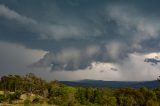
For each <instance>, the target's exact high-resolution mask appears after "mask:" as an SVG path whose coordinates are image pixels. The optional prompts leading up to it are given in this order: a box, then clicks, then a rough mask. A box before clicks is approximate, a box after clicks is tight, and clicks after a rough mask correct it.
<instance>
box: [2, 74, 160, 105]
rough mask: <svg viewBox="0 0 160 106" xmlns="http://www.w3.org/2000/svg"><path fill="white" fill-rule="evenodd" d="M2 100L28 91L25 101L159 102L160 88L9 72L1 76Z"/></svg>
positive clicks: (143, 103)
mask: <svg viewBox="0 0 160 106" xmlns="http://www.w3.org/2000/svg"><path fill="white" fill-rule="evenodd" d="M0 90H1V91H2V92H4V93H2V94H1V95H0V103H2V102H6V101H7V102H8V103H12V101H14V100H20V97H22V95H25V94H28V96H27V98H26V99H25V100H24V101H23V102H24V105H26V106H27V105H31V103H32V104H42V103H48V104H51V105H59V106H159V105H160V88H154V89H148V88H145V87H143V88H140V89H134V88H121V89H109V88H89V87H88V88H87V87H77V88H75V87H70V86H66V85H63V84H61V83H59V82H58V81H56V80H55V81H50V82H46V81H45V80H42V79H41V78H39V77H37V76H35V75H34V74H33V73H29V74H27V75H25V76H19V75H7V76H2V77H1V79H0Z"/></svg>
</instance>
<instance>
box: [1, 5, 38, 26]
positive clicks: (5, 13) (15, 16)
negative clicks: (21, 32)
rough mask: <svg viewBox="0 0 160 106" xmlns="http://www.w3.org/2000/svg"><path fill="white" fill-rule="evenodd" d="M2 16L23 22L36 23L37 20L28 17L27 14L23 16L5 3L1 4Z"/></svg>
mask: <svg viewBox="0 0 160 106" xmlns="http://www.w3.org/2000/svg"><path fill="white" fill-rule="evenodd" d="M0 16H1V17H5V18H7V19H9V20H16V21H18V22H20V23H22V24H36V21H35V20H33V19H31V18H28V17H26V16H22V15H20V14H18V13H17V12H15V11H14V10H11V9H9V8H8V7H6V6H5V5H0Z"/></svg>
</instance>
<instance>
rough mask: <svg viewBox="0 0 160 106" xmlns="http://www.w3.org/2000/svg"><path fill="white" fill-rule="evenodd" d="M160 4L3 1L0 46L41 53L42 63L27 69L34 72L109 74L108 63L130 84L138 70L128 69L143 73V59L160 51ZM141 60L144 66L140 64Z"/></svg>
mask: <svg viewBox="0 0 160 106" xmlns="http://www.w3.org/2000/svg"><path fill="white" fill-rule="evenodd" d="M157 2H158V1H154V2H152V3H151V4H150V3H146V2H145V1H144V0H142V1H140V2H139V1H138V0H135V1H131V2H129V1H128V0H125V1H121V0H119V1H110V0H92V1H91V0H63V1H58V0H46V1H44V0H39V1H36V0H35V1H32V0H27V1H19V0H15V1H9V0H5V1H3V0H0V42H2V43H4V42H5V44H6V43H7V44H8V43H9V44H17V45H20V46H22V47H24V48H25V49H27V50H36V51H39V50H40V51H43V53H44V55H41V56H39V57H38V58H39V59H38V60H37V59H36V61H34V62H30V64H29V63H28V64H27V65H26V66H27V67H29V68H31V69H33V70H35V69H36V68H38V69H47V70H48V69H49V70H50V71H51V72H65V71H66V72H65V73H67V72H68V73H72V72H75V71H77V72H79V71H80V70H81V71H86V70H95V69H96V70H101V72H106V71H104V69H105V68H106V67H103V66H102V64H105V65H106V66H108V67H109V68H106V69H107V70H109V71H113V70H111V69H116V70H117V71H118V72H114V73H117V77H118V75H119V78H122V77H123V75H124V76H126V79H127V78H128V79H129V73H130V72H131V73H132V72H134V71H133V70H130V71H129V70H127V68H128V66H130V65H131V64H132V63H133V67H135V68H132V69H134V70H137V69H138V70H139V69H141V68H143V67H140V66H139V64H141V65H142V66H143V65H147V64H145V63H144V64H142V63H143V61H142V59H139V58H140V56H139V54H141V55H142V57H143V56H144V55H145V54H150V53H158V52H159V47H160V43H159V41H160V37H159V35H160V22H159V18H160V14H159V12H158V11H157V10H158V9H159V6H158V5H157V4H158V3H157ZM144 3H145V4H146V5H143V4H144ZM3 46H4V48H5V45H3ZM6 47H7V46H6ZM13 48H14V47H13ZM17 52H20V51H17ZM135 53H138V54H136V56H137V59H136V60H134V58H133V57H134V56H135ZM1 55H4V54H1ZM35 55H36V54H35ZM143 59H144V58H143ZM132 61H134V62H132ZM138 61H142V63H141V62H140V63H139V64H136V63H135V62H137V63H138ZM95 63H96V64H95ZM97 63H98V64H97ZM6 64H7V63H6ZM17 64H18V63H17ZM93 64H94V66H93ZM108 64H109V65H108ZM101 66H102V67H103V69H100V68H99V67H101ZM147 66H148V65H147ZM97 67H98V68H97ZM136 67H139V68H136ZM122 70H123V71H122ZM125 70H126V71H125ZM144 70H147V69H144ZM86 72H87V71H86ZM98 72H99V71H98ZM136 72H137V71H136ZM127 73H128V74H127ZM145 78H146V77H145ZM145 78H144V79H145ZM117 79H118V78H117Z"/></svg>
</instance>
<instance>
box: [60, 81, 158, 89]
mask: <svg viewBox="0 0 160 106" xmlns="http://www.w3.org/2000/svg"><path fill="white" fill-rule="evenodd" d="M60 82H61V83H63V84H65V85H69V86H77V87H98V88H102V87H109V88H127V87H132V88H141V87H148V88H155V87H160V82H159V81H157V80H154V81H103V80H88V79H85V80H79V81H60Z"/></svg>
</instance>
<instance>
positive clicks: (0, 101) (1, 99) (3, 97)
mask: <svg viewBox="0 0 160 106" xmlns="http://www.w3.org/2000/svg"><path fill="white" fill-rule="evenodd" d="M3 101H5V96H4V95H0V103H2V102H3Z"/></svg>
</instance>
